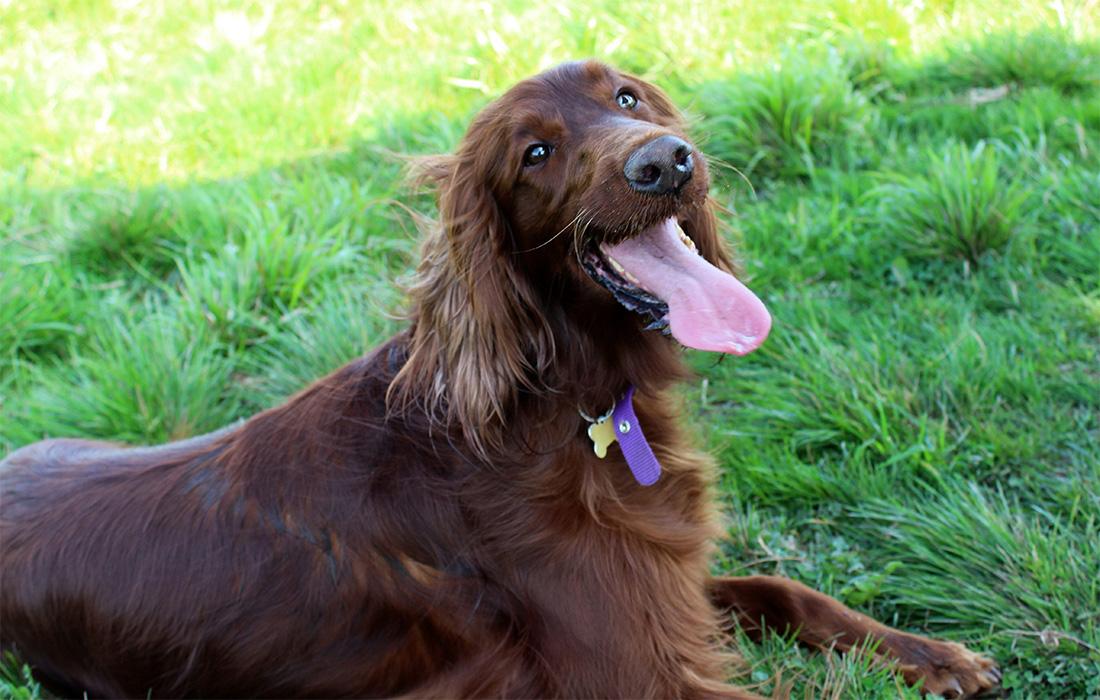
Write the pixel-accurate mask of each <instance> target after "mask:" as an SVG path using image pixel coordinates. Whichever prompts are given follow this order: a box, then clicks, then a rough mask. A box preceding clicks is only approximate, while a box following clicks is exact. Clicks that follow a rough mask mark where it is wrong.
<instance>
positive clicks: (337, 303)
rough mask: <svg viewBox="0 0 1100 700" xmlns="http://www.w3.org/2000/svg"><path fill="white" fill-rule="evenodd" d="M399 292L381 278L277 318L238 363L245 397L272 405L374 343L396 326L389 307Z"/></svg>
mask: <svg viewBox="0 0 1100 700" xmlns="http://www.w3.org/2000/svg"><path fill="white" fill-rule="evenodd" d="M399 296H400V295H399V293H398V290H397V288H396V286H394V285H392V284H389V283H387V281H386V280H384V279H383V280H380V281H379V282H377V283H375V284H369V285H368V284H361V285H357V286H348V287H341V288H339V289H329V290H326V292H325V296H324V297H323V298H322V299H320V300H319V301H318V303H317V304H316V306H314V307H313V308H311V309H309V310H303V311H300V312H296V313H291V314H289V315H287V316H285V317H283V318H282V319H280V320H279V321H278V328H277V329H276V328H272V329H270V332H269V333H268V335H267V338H268V339H267V341H266V342H264V343H262V344H261V345H260V346H259V347H257V348H256V351H255V352H254V353H251V354H250V355H248V357H247V359H246V361H245V364H244V365H243V366H242V371H243V372H244V373H245V374H246V375H247V377H246V378H245V379H244V380H242V383H241V386H242V388H243V389H245V393H246V395H245V396H244V397H243V398H244V400H245V401H247V402H248V403H249V404H250V405H252V406H254V407H255V409H256V410H260V409H262V408H264V407H266V406H270V405H273V404H275V403H276V402H278V401H281V400H284V399H286V398H287V397H288V396H290V395H291V394H293V393H294V392H296V391H298V390H299V389H302V388H303V387H305V386H306V385H307V384H308V383H309V382H311V381H313V380H314V379H316V378H318V377H322V376H324V375H326V374H328V373H329V372H332V371H333V370H335V369H337V368H338V367H340V366H342V365H343V364H345V363H346V362H349V361H350V360H352V359H354V358H355V357H358V356H360V355H362V354H363V353H364V351H365V350H367V349H369V348H374V347H377V346H378V345H379V344H381V343H382V342H383V341H384V340H386V339H387V338H388V337H389V336H390V335H391V334H392V333H393V332H394V331H395V330H396V326H397V319H396V318H394V317H393V316H392V315H391V313H390V311H389V310H390V309H393V308H395V307H396V305H397V304H398V300H399Z"/></svg>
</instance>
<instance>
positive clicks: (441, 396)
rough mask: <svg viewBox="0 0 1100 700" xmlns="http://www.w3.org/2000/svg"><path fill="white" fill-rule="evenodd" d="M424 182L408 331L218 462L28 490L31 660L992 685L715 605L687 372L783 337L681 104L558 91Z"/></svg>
mask: <svg viewBox="0 0 1100 700" xmlns="http://www.w3.org/2000/svg"><path fill="white" fill-rule="evenodd" d="M414 170H415V172H416V175H417V177H418V178H419V179H420V180H421V181H422V182H423V183H427V184H430V185H433V186H434V187H435V188H437V190H438V205H439V220H438V222H437V223H435V224H433V225H432V226H431V227H430V230H429V231H427V234H426V239H425V242H424V244H423V250H422V255H421V262H420V264H419V267H418V268H417V272H416V277H415V281H414V282H413V283H412V284H411V286H410V288H409V297H410V311H409V323H408V326H407V328H406V330H404V331H402V332H400V333H398V334H397V335H396V336H394V337H393V338H391V339H390V340H388V341H387V342H385V343H384V344H383V345H381V346H380V347H378V348H376V349H374V350H373V351H372V352H370V353H369V354H368V355H366V356H365V357H362V358H360V359H356V360H354V361H353V362H351V363H350V364H348V365H347V366H345V367H343V368H342V369H339V370H337V371H336V372H334V373H333V374H331V375H330V376H328V377H325V378H323V379H321V380H319V381H318V382H316V383H315V384H313V385H312V386H310V387H308V388H306V389H304V390H303V391H302V392H300V393H299V394H297V395H296V396H294V397H293V398H291V399H290V400H289V401H287V402H286V403H285V404H283V405H281V406H278V407H276V408H273V409H271V410H268V411H265V412H263V413H260V414H258V415H256V416H254V417H252V418H251V419H250V420H248V421H246V422H244V423H243V424H240V425H237V426H231V427H229V428H226V429H223V430H221V431H219V432H215V433H212V434H209V435H204V436H201V437H196V438H192V439H189V440H185V441H182V442H176V443H171V444H168V445H164V446H160V447H152V448H145V447H133V448H132V447H124V446H116V445H112V444H109V443H103V442H94V441H86V440H72V439H56V440H47V441H44V442H39V443H36V444H33V445H29V446H27V447H23V448H22V449H19V450H17V451H16V452H14V453H12V454H11V455H9V456H8V457H7V459H6V460H5V461H4V462H3V463H2V467H0V475H2V476H0V478H2V497H3V500H2V511H0V536H2V540H0V542H2V548H0V570H2V571H3V586H2V589H0V621H2V625H0V642H2V644H3V647H4V648H5V649H9V650H15V651H16V652H17V653H18V654H19V655H20V656H21V657H22V658H23V659H25V660H26V661H27V662H28V663H29V664H31V665H32V666H33V668H34V669H35V670H36V672H37V674H38V675H39V677H40V678H41V679H43V681H44V682H46V683H47V684H48V685H49V686H50V687H53V688H57V689H60V691H61V692H68V693H83V692H87V693H89V694H90V695H95V696H106V697H133V696H146V695H147V694H150V693H151V694H152V695H154V696H165V697H167V696H209V697H245V696H264V697H277V696H282V697H346V696H356V697H368V696H406V697H488V696H501V697H531V698H533V697H540V698H544V697H631V698H640V697H661V698H674V697H675V698H690V697H723V698H751V697H756V696H754V695H753V694H752V693H751V692H749V691H747V690H743V689H739V688H737V687H734V686H732V685H728V684H727V679H728V677H729V674H730V666H729V663H730V660H731V655H730V654H729V653H728V651H727V645H726V644H725V641H726V632H727V631H728V630H729V629H731V628H733V627H734V626H735V625H738V624H739V625H740V626H741V628H743V629H745V630H747V631H749V632H750V633H752V632H759V631H760V630H762V629H764V628H765V627H767V628H772V629H776V630H779V631H784V630H790V631H793V632H794V633H795V634H796V635H797V637H798V639H799V640H800V641H802V642H804V643H806V644H809V645H813V646H816V647H821V648H835V649H838V650H841V651H844V650H848V649H851V648H853V647H855V646H857V645H862V644H869V645H871V646H873V648H874V649H875V653H877V654H878V655H880V656H881V657H882V659H883V660H884V661H888V662H892V663H895V664H896V665H897V667H898V668H899V670H900V672H901V673H902V674H903V675H904V677H905V680H907V681H909V682H910V683H923V686H922V687H923V688H924V689H925V690H926V691H930V692H934V693H938V694H941V695H944V696H946V697H964V696H971V695H973V694H975V693H978V692H980V691H984V690H985V689H988V688H990V687H993V686H994V685H996V684H997V683H998V682H999V680H1000V672H999V671H998V670H997V667H996V665H995V664H994V663H993V661H991V660H990V659H987V658H985V657H983V656H980V655H978V654H976V653H973V652H971V651H969V650H967V649H966V648H964V647H963V646H961V645H958V644H955V643H950V642H942V641H935V640H931V639H926V638H923V637H919V636H916V635H912V634H908V633H905V632H901V631H898V630H894V629H891V628H889V627H886V626H885V625H882V624H880V623H878V622H875V621H874V620H871V619H869V618H867V617H865V616H863V615H861V614H859V613H857V612H855V611H853V610H850V609H848V608H846V607H845V606H843V605H842V604H841V603H839V602H837V601H836V600H834V599H832V598H829V597H827V596H825V595H823V594H821V593H818V592H815V591H813V590H811V589H809V588H807V587H806V586H804V585H802V584H800V583H797V582H794V581H792V580H788V579H784V578H778V577H771V576H750V577H744V578H722V577H712V576H710V575H709V573H708V563H707V562H708V558H709V557H710V555H711V553H712V548H713V543H714V541H715V540H716V538H717V537H718V536H719V535H720V534H721V533H720V528H719V527H718V519H717V514H716V510H715V505H714V498H713V490H714V465H713V464H712V462H711V460H710V459H709V458H708V457H707V456H706V455H705V454H703V453H702V452H700V451H699V450H698V449H696V448H694V447H692V445H691V444H690V441H689V439H688V437H687V436H686V435H685V433H684V431H683V430H682V429H681V428H680V426H679V420H678V417H677V414H678V411H677V408H676V401H675V400H674V399H673V397H672V393H671V390H672V388H673V387H674V385H675V384H676V383H677V382H678V381H679V380H682V379H684V378H685V377H686V376H687V372H686V370H685V367H684V364H683V362H682V350H681V346H688V347H694V348H699V349H703V350H710V351H716V352H725V353H731V354H734V355H739V354H745V353H748V352H751V351H752V350H753V349H754V348H756V347H757V346H759V345H760V343H762V342H763V341H764V339H765V337H766V336H767V334H768V332H769V329H770V326H771V318H770V316H769V314H768V312H767V310H766V309H765V307H764V305H763V304H762V303H761V302H760V300H759V299H758V298H757V297H756V296H755V295H754V294H753V293H752V292H751V291H750V290H749V289H747V288H746V287H745V286H744V285H743V284H742V283H741V282H740V281H738V279H737V278H736V277H735V276H734V274H732V271H733V269H734V268H733V265H732V263H731V259H730V256H729V253H728V252H727V250H726V248H725V247H724V244H723V240H722V238H721V236H720V234H719V229H718V220H717V218H716V215H715V205H714V203H713V202H712V201H711V200H710V199H709V198H708V174H707V162H706V160H705V159H704V157H703V156H702V154H701V153H700V152H699V151H698V150H697V149H696V148H695V146H694V145H693V144H692V142H691V141H690V140H689V137H688V135H687V134H686V132H685V128H684V123H683V120H682V118H681V117H680V115H679V113H678V112H677V110H676V109H675V108H674V106H673V105H672V104H671V102H670V101H669V99H668V98H667V97H666V96H665V95H664V94H663V93H662V92H661V91H660V90H658V89H657V88H656V87H654V86H653V85H650V84H648V83H646V82H644V81H642V80H640V79H638V78H636V77H632V76H630V75H626V74H623V73H620V72H618V71H616V70H613V69H611V68H609V67H607V66H605V65H603V64H600V63H597V62H591V61H590V62H577V63H568V64H564V65H561V66H559V67H556V68H553V69H551V70H549V71H547V72H545V73H542V74H540V75H538V76H536V77H533V78H531V79H528V80H525V81H523V82H520V83H519V84H517V85H516V86H515V87H513V88H512V89H511V90H509V91H508V92H507V93H505V94H504V95H503V96H502V97H500V98H499V99H497V100H496V101H495V102H493V103H491V104H490V105H489V106H487V107H486V108H485V109H484V110H483V111H482V112H481V113H480V114H478V116H477V117H476V118H475V119H474V120H473V122H472V124H471V126H470V128H469V131H468V132H467V134H466V135H465V137H464V138H463V140H462V141H461V144H460V145H459V146H458V148H457V151H456V152H455V153H454V154H452V155H445V156H440V157H429V158H425V159H423V160H420V161H418V162H417V163H416V164H415V166H414ZM615 443H618V444H615ZM601 455H602V458H601Z"/></svg>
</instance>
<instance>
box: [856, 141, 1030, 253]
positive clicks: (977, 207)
mask: <svg viewBox="0 0 1100 700" xmlns="http://www.w3.org/2000/svg"><path fill="white" fill-rule="evenodd" d="M922 165H923V166H924V168H923V169H924V172H921V173H918V174H896V175H893V176H891V177H890V182H889V184H887V185H885V186H883V187H882V188H880V189H879V190H878V193H877V194H878V195H879V197H880V202H881V207H882V217H881V219H882V224H883V231H884V232H885V233H887V234H889V236H890V238H891V240H890V243H892V244H895V245H897V246H898V247H899V248H900V250H901V251H902V252H903V253H904V254H905V255H906V256H907V257H910V258H913V259H917V260H952V259H963V260H966V261H968V262H969V263H971V264H973V265H977V264H979V262H980V261H981V259H982V257H983V256H984V255H985V254H986V253H988V252H990V251H996V250H1001V249H1003V248H1004V247H1005V246H1006V245H1007V244H1008V243H1009V242H1010V241H1011V240H1012V238H1013V236H1015V235H1016V234H1017V233H1018V231H1019V229H1020V226H1021V219H1022V214H1023V208H1024V203H1025V201H1026V199H1027V189H1026V188H1025V187H1024V185H1023V183H1022V181H1021V179H1020V177H1019V176H1018V175H1008V174H1007V173H1006V171H1007V167H1006V166H1005V165H1003V164H1002V162H1001V157H1000V155H999V154H998V152H997V149H996V148H994V147H992V146H991V145H990V144H987V143H985V142H979V143H978V144H977V145H976V146H974V147H973V148H971V147H968V146H966V145H965V144H961V143H959V144H954V145H949V146H948V147H947V148H945V149H944V150H943V152H942V153H936V152H929V153H928V154H927V156H926V159H925V163H923V164H922Z"/></svg>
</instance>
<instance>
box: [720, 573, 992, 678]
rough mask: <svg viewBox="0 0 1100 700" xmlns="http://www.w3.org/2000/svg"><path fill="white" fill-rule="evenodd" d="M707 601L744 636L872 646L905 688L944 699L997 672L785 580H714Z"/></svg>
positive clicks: (979, 659)
mask: <svg viewBox="0 0 1100 700" xmlns="http://www.w3.org/2000/svg"><path fill="white" fill-rule="evenodd" d="M708 589H709V593H710V597H711V601H712V602H713V603H714V604H715V605H717V606H718V607H719V608H720V609H722V610H727V611H730V612H732V613H734V614H736V615H737V622H738V624H739V625H740V626H741V627H742V629H744V630H746V631H747V632H749V633H750V634H755V633H759V632H760V630H761V629H762V628H764V627H767V628H770V629H774V630H776V631H779V632H785V631H793V632H794V633H795V634H796V635H797V637H798V641H800V642H802V643H804V644H809V645H811V646H814V647H817V648H819V649H829V648H835V649H837V650H839V651H842V652H843V651H848V650H849V649H852V648H854V647H856V646H859V645H861V644H864V643H867V642H871V643H873V644H877V646H876V647H875V649H876V652H877V653H878V654H880V655H882V656H884V657H887V658H889V659H891V660H895V661H896V662H897V663H898V668H899V670H900V671H901V673H902V675H903V676H904V677H905V680H906V681H907V682H908V683H910V684H914V685H915V684H916V683H918V682H921V681H923V683H924V685H923V686H922V689H923V690H925V691H927V692H931V693H936V694H938V695H942V696H943V697H945V698H967V697H972V696H974V695H976V694H978V693H981V692H984V691H986V690H989V689H990V688H993V687H995V686H996V685H997V684H998V683H999V682H1000V680H1001V672H1000V670H999V669H998V668H997V665H996V663H994V661H993V660H992V659H989V658H986V657H984V656H981V655H980V654H976V653H974V652H972V651H970V650H969V649H967V648H966V647H964V646H962V645H961V644H956V643H954V642H943V641H938V640H935V639H928V638H926V637H921V636H918V635H915V634H909V633H907V632H901V631H899V630H896V629H893V628H891V627H887V626H886V625H884V624H882V623H880V622H877V621H875V620H873V619H871V618H869V617H867V616H866V615H862V614H860V613H858V612H856V611H855V610H852V609H851V608H849V607H847V606H845V605H844V604H842V603H841V602H840V601H838V600H835V599H833V598H830V597H829V596H827V595H825V594H824V593H818V592H817V591H815V590H813V589H811V588H809V587H807V586H805V585H803V584H801V583H799V582H797V581H792V580H791V579H786V578H780V577H778V576H745V577H740V578H724V577H723V578H714V579H711V581H710V583H709V585H708Z"/></svg>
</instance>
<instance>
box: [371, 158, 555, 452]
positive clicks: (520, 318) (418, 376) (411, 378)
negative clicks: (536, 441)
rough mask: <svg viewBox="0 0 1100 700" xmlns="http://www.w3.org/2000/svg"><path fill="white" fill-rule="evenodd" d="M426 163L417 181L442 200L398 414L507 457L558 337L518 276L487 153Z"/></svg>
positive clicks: (416, 303) (416, 298)
mask: <svg viewBox="0 0 1100 700" xmlns="http://www.w3.org/2000/svg"><path fill="white" fill-rule="evenodd" d="M473 150H474V149H464V150H463V151H460V152H459V154H457V155H454V156H440V157H433V158H428V159H423V160H421V161H419V162H417V163H416V164H414V166H413V170H414V172H413V174H414V177H416V178H417V179H419V180H421V181H427V182H429V183H432V184H434V185H435V186H436V187H437V188H438V192H439V222H438V223H436V224H434V225H429V226H428V227H427V231H426V232H425V233H426V238H425V240H424V245H423V248H422V255H421V261H420V266H419V268H418V270H417V276H416V281H415V283H414V284H413V286H412V288H411V290H410V292H411V297H412V298H411V302H412V309H411V316H412V328H411V330H410V338H409V347H408V358H407V361H406V363H405V365H404V367H402V369H401V370H400V372H399V373H398V374H397V376H396V377H395V379H394V381H393V383H392V384H391V386H390V392H389V398H390V404H391V408H401V407H404V408H408V407H409V406H412V405H418V406H419V407H420V408H422V409H423V410H424V411H425V413H426V414H427V416H428V417H429V419H430V420H432V421H433V422H436V423H439V424H441V425H442V426H455V425H457V426H458V427H459V428H460V429H461V432H462V435H463V437H464V438H465V440H466V442H467V444H468V445H469V446H470V447H471V448H473V449H474V451H475V452H477V453H478V454H479V455H480V456H482V457H487V456H488V455H489V453H491V452H492V451H493V450H494V448H496V449H499V448H501V447H502V444H503V443H502V439H503V432H504V428H505V427H506V423H507V421H508V420H509V417H510V414H511V410H512V408H513V407H514V405H515V402H516V400H517V396H518V394H519V392H520V391H521V390H524V389H526V390H534V389H537V388H538V387H537V386H536V384H537V379H538V377H539V375H540V374H541V373H542V371H543V370H544V369H545V368H546V367H547V366H548V365H549V363H550V361H551V359H552V357H553V354H554V347H553V335H552V334H551V332H550V330H549V326H548V324H547V321H546V319H545V318H544V317H543V315H542V314H541V312H540V311H539V303H538V300H537V297H536V295H535V293H534V290H533V289H532V288H531V286H530V284H529V283H528V282H527V280H526V279H525V277H524V276H523V274H522V272H521V271H520V270H519V268H518V267H517V266H516V264H515V261H514V256H513V255H512V249H513V247H514V246H513V242H512V237H511V231H509V229H508V223H507V221H506V220H505V217H504V216H503V214H502V213H501V211H500V207H499V206H498V204H497V202H496V200H495V197H494V195H493V193H492V190H491V185H490V182H489V180H490V175H489V173H490V172H491V168H492V167H493V164H492V163H491V162H489V161H488V160H487V159H486V153H484V152H482V153H477V152H473Z"/></svg>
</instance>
